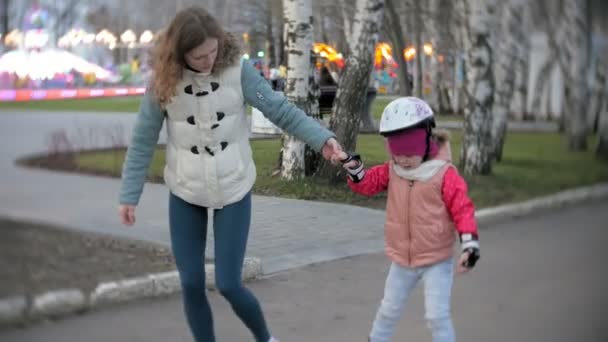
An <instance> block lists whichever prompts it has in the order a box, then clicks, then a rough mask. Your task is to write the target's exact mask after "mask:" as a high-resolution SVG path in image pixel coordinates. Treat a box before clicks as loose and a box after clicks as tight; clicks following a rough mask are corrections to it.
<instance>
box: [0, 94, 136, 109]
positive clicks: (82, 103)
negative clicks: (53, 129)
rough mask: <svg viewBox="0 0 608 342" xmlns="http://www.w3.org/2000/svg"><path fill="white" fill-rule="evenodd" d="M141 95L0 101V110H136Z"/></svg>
mask: <svg viewBox="0 0 608 342" xmlns="http://www.w3.org/2000/svg"><path fill="white" fill-rule="evenodd" d="M141 98H142V97H141V96H124V97H101V98H92V99H66V100H45V101H28V102H0V110H8V109H20V110H48V111H82V112H133V113H135V112H137V110H138V109H139V102H140V101H141Z"/></svg>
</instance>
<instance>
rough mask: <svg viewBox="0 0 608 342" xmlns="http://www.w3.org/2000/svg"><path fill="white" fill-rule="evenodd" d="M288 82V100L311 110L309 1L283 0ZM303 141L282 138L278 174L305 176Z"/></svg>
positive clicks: (293, 177) (290, 177)
mask: <svg viewBox="0 0 608 342" xmlns="http://www.w3.org/2000/svg"><path fill="white" fill-rule="evenodd" d="M283 9H284V11H285V19H284V22H285V37H286V39H285V45H286V46H285V51H286V55H287V82H286V87H285V95H286V96H287V98H288V99H289V101H290V102H292V103H294V104H296V105H297V106H298V107H299V108H301V109H302V110H304V111H305V112H307V113H308V112H310V102H309V101H308V96H309V83H308V82H309V76H310V50H311V47H312V43H313V41H312V38H313V27H312V20H313V19H312V4H311V1H310V0H284V1H283ZM304 146H305V144H304V142H302V141H300V140H297V139H296V138H295V137H294V136H291V135H287V136H285V137H284V138H283V147H282V149H281V153H282V157H281V160H282V163H281V177H282V178H284V179H288V180H292V179H296V178H301V177H303V176H304V170H305V169H304V168H305V162H304V148H305V147H304Z"/></svg>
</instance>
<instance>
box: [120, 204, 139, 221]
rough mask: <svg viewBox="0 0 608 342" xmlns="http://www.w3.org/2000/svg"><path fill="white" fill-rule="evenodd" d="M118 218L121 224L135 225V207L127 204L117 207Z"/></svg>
mask: <svg viewBox="0 0 608 342" xmlns="http://www.w3.org/2000/svg"><path fill="white" fill-rule="evenodd" d="M118 216H119V217H120V221H121V222H122V224H124V225H127V226H132V225H133V224H134V223H135V206H134V205H128V204H121V205H119V206H118Z"/></svg>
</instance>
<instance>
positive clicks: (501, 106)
mask: <svg viewBox="0 0 608 342" xmlns="http://www.w3.org/2000/svg"><path fill="white" fill-rule="evenodd" d="M504 6H505V7H504V9H503V11H502V15H501V22H500V39H499V40H497V42H498V44H497V46H498V49H497V50H498V51H497V52H498V53H497V57H496V64H495V66H496V69H495V70H496V93H495V94H494V96H495V97H494V109H493V113H492V115H493V117H492V131H491V132H492V137H491V141H492V154H493V157H494V158H495V160H496V161H500V160H501V159H502V149H503V145H504V142H505V136H506V132H507V119H508V114H509V109H510V107H511V106H510V105H511V102H512V99H513V93H514V88H515V72H514V71H515V69H516V65H517V62H518V60H519V53H520V52H521V50H520V47H519V44H520V43H521V42H522V41H523V40H525V39H527V38H526V37H525V35H524V32H523V27H524V24H523V12H524V2H523V0H509V1H507V2H505V3H504Z"/></svg>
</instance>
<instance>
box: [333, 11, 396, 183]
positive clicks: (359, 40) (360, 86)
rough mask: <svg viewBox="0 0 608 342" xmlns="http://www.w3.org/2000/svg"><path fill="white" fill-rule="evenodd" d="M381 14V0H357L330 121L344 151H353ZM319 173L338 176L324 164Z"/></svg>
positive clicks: (334, 170) (336, 177) (335, 177)
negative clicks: (349, 44)
mask: <svg viewBox="0 0 608 342" xmlns="http://www.w3.org/2000/svg"><path fill="white" fill-rule="evenodd" d="M383 14H384V0H357V6H356V13H355V20H354V22H353V28H352V29H353V32H352V36H351V37H352V38H351V39H352V41H353V44H351V46H352V51H351V53H350V54H349V55H348V58H347V59H346V65H345V66H344V71H343V73H342V77H341V79H340V84H339V86H338V91H337V94H336V99H335V100H334V105H333V110H332V112H333V113H334V114H333V116H332V118H331V120H330V127H331V129H332V130H333V131H334V132H336V135H337V137H338V141H340V142H341V143H342V146H343V147H344V148H345V149H346V150H354V149H355V147H356V145H357V135H358V132H359V120H360V115H359V113H360V112H361V110H362V109H363V106H364V104H365V98H366V96H365V94H366V91H367V87H368V84H369V78H370V74H371V70H372V67H373V54H374V48H375V46H376V43H377V41H378V33H379V29H380V22H381V20H382V16H383ZM322 173H323V174H324V175H326V176H328V177H329V178H331V179H333V180H338V179H340V178H341V177H339V176H338V175H339V174H340V173H341V172H336V169H335V168H334V167H333V166H331V164H328V163H325V164H324V165H323V170H322Z"/></svg>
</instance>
